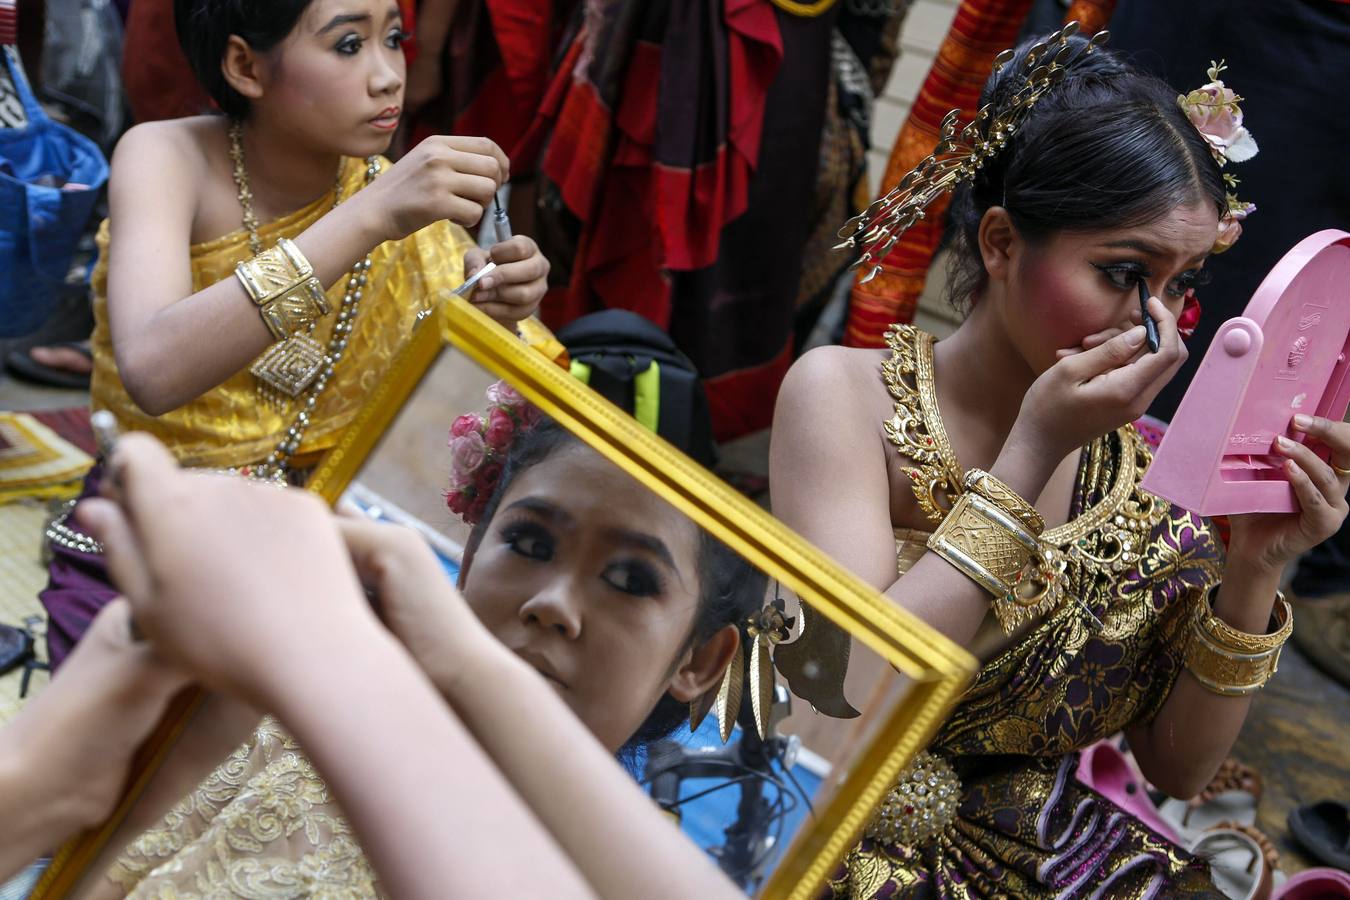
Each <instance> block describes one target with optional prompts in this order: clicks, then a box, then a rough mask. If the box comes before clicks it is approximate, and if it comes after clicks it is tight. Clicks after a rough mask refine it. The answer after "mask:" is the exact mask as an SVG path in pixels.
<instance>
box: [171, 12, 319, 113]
mask: <svg viewBox="0 0 1350 900" xmlns="http://www.w3.org/2000/svg"><path fill="white" fill-rule="evenodd" d="M309 4H310V0H174V3H173V15H174V27H175V28H177V30H178V43H179V44H181V45H182V46H183V54H184V55H185V56H186V57H187V61H188V64H189V65H190V66H192V71H193V72H194V73H196V75H197V80H198V81H200V82H201V84H202V87H204V88H206V93H208V94H210V95H211V99H212V100H214V101H216V105H217V106H219V107H220V109H221V111H222V112H223V113H225V115H227V116H229V117H230V118H231V119H243V118H245V117H247V116H248V98H246V97H245V96H244V95H243V94H241V93H239V92H238V91H236V90H235V89H234V88H232V87H230V83H229V82H228V81H226V80H225V73H224V72H222V71H221V69H220V64H221V61H222V60H223V59H224V57H225V47H226V45H227V44H228V43H229V40H230V35H235V34H237V35H239V37H241V38H243V39H244V43H246V44H248V45H249V46H250V47H251V48H253V50H254V51H255V52H258V53H266V52H267V51H268V50H271V49H272V48H273V47H275V46H276V45H277V44H280V43H281V42H282V40H284V39H285V37H286V35H288V34H290V33H291V31H292V30H293V29H294V28H295V23H296V22H298V21H300V15H301V14H302V13H303V12H304V11H305V7H307V6H309Z"/></svg>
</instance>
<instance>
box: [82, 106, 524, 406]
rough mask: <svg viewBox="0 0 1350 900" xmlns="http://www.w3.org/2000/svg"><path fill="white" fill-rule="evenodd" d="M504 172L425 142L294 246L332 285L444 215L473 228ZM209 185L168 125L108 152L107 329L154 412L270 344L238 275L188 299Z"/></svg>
mask: <svg viewBox="0 0 1350 900" xmlns="http://www.w3.org/2000/svg"><path fill="white" fill-rule="evenodd" d="M480 142H481V143H480ZM460 148H464V149H460ZM506 168H507V166H506V159H505V157H504V156H502V155H501V151H500V150H498V149H497V148H496V146H495V145H493V144H491V142H489V141H486V140H484V139H461V138H455V139H446V138H432V139H429V140H428V141H426V142H424V143H423V144H421V145H419V146H418V147H417V148H415V149H414V150H413V151H412V152H411V153H409V155H408V156H407V157H405V158H404V159H403V160H401V161H400V163H399V165H398V166H396V167H394V169H391V170H390V171H389V172H388V173H387V174H386V175H384V176H383V177H382V178H381V179H380V181H378V182H376V184H375V185H373V186H372V187H371V188H370V189H367V190H364V191H360V192H358V193H357V194H356V195H355V196H354V197H352V198H351V199H349V200H348V201H347V202H345V203H343V204H342V205H341V206H339V207H338V208H337V209H335V210H333V211H331V212H329V213H328V214H326V215H324V216H323V217H322V218H320V219H319V220H318V221H317V222H315V223H314V224H313V225H312V226H310V227H309V228H308V229H306V230H305V231H304V232H302V233H301V234H300V235H299V236H297V237H296V239H295V243H296V245H297V246H298V247H299V248H300V250H301V252H303V253H304V254H305V256H306V257H307V258H308V259H309V261H310V263H311V264H312V265H313V266H314V273H315V276H316V277H317V278H318V279H319V281H320V282H322V283H323V284H324V286H325V287H328V286H330V285H332V284H334V283H335V282H337V280H338V279H339V278H341V277H342V275H343V274H344V273H345V272H346V271H348V270H349V269H350V268H351V267H352V266H353V265H354V264H355V263H356V261H357V260H358V259H360V258H361V257H362V256H364V255H365V254H366V253H368V252H370V250H371V249H373V248H374V247H375V246H377V245H378V244H380V243H381V242H383V241H385V240H388V239H390V238H397V237H402V236H403V235H405V234H409V233H411V232H412V231H415V230H417V229H418V228H420V227H422V226H423V225H426V224H429V223H430V222H433V221H436V220H438V219H442V218H449V219H451V220H453V221H459V222H461V223H463V222H468V223H473V222H476V221H477V220H478V218H479V217H480V216H481V214H482V207H483V205H484V204H486V202H487V201H488V200H489V199H490V198H491V196H492V193H493V191H494V190H495V189H496V188H497V186H498V185H499V184H500V183H501V180H502V178H503V177H504V173H505V171H506ZM396 170H397V174H396ZM205 177H208V175H207V173H206V171H205V164H204V162H203V161H202V159H201V157H200V153H199V152H197V151H196V149H195V148H194V147H192V146H190V142H189V141H188V140H187V139H186V138H185V137H184V135H183V134H182V133H181V131H178V130H175V126H173V125H172V124H166V123H150V124H149V125H138V126H137V127H135V128H133V129H132V130H131V131H129V132H127V134H126V136H125V137H123V138H122V140H121V142H119V144H118V146H117V150H116V152H115V153H114V155H113V163H112V175H111V178H110V180H109V189H108V195H109V206H110V220H111V222H112V225H111V227H112V245H111V252H110V255H109V260H108V317H109V328H110V331H111V335H112V342H113V353H114V355H115V357H116V360H117V368H118V372H119V374H120V375H121V378H122V382H123V384H124V385H125V386H126V389H127V392H128V393H129V394H130V395H131V398H132V400H134V401H135V402H136V404H137V405H138V406H140V407H141V408H142V409H143V410H145V411H146V412H147V413H149V414H151V415H160V414H162V413H165V412H168V411H169V410H172V409H176V408H178V407H179V406H182V405H183V404H185V403H187V402H189V401H191V400H193V399H195V398H196V397H199V396H201V395H202V394H203V393H205V392H206V391H208V390H210V389H211V388H213V387H215V386H217V385H219V384H220V383H222V382H223V381H225V380H226V379H228V378H229V377H231V376H232V375H234V374H235V373H237V372H238V371H240V370H241V369H243V368H244V367H245V366H246V365H248V364H249V363H250V362H251V361H252V360H253V359H255V358H256V357H257V356H258V354H259V353H261V352H262V351H263V350H264V349H265V348H266V347H267V346H268V345H269V344H270V343H271V341H272V338H271V335H270V334H269V332H268V330H267V327H266V326H265V325H264V324H263V321H262V318H261V316H260V315H259V313H258V309H257V307H256V306H254V304H253V302H252V301H251V300H250V299H249V297H248V295H247V293H246V292H245V291H244V288H243V287H242V285H240V284H239V282H238V279H235V278H226V279H224V280H222V281H220V282H217V283H216V284H213V285H211V286H210V287H207V288H205V289H203V290H201V291H198V292H196V293H193V292H192V269H191V263H190V258H189V242H188V240H187V235H189V234H190V233H191V230H192V221H193V216H194V210H195V202H196V201H195V199H194V198H195V194H196V188H195V184H196V183H197V181H198V180H200V179H202V178H205ZM377 188H378V189H377Z"/></svg>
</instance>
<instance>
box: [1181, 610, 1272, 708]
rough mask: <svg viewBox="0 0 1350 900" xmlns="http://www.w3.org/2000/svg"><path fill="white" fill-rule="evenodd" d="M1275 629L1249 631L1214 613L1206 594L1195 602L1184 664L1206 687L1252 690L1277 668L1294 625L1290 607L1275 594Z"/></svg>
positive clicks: (1233, 693) (1225, 691)
mask: <svg viewBox="0 0 1350 900" xmlns="http://www.w3.org/2000/svg"><path fill="white" fill-rule="evenodd" d="M1276 600H1277V605H1276V607H1275V612H1274V620H1275V630H1274V631H1273V632H1271V633H1270V634H1262V635H1256V634H1248V633H1247V632H1244V631H1238V630H1237V629H1236V628H1234V627H1233V626H1231V625H1229V624H1228V623H1227V622H1224V621H1223V620H1222V619H1220V618H1218V617H1217V616H1215V615H1214V613H1213V610H1212V609H1211V608H1210V604H1209V599H1208V597H1204V598H1201V600H1200V601H1199V602H1198V603H1196V606H1195V614H1194V615H1193V616H1192V617H1191V634H1190V640H1189V641H1188V642H1187V645H1186V668H1187V669H1189V670H1190V672H1191V674H1192V675H1193V676H1194V677H1195V679H1196V680H1197V681H1199V682H1200V684H1201V685H1203V686H1204V687H1205V688H1207V689H1208V690H1210V691H1213V692H1214V693H1216V694H1220V695H1222V696H1225V697H1241V696H1245V695H1247V694H1253V693H1255V692H1256V691H1259V690H1260V689H1261V688H1263V687H1265V685H1266V682H1268V681H1270V679H1271V678H1272V677H1273V676H1274V675H1275V673H1276V672H1277V671H1278V670H1279V664H1280V650H1281V649H1282V648H1283V647H1284V642H1285V641H1286V640H1287V639H1288V638H1289V635H1290V633H1291V632H1292V631H1293V627H1294V616H1293V611H1292V609H1290V606H1289V603H1288V601H1286V600H1285V599H1284V595H1283V594H1277V595H1276Z"/></svg>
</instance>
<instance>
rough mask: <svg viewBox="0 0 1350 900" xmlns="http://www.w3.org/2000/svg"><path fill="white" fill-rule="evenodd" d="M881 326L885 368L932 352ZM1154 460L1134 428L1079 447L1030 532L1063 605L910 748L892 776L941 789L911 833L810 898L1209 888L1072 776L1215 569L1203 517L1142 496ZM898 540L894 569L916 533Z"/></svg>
mask: <svg viewBox="0 0 1350 900" xmlns="http://www.w3.org/2000/svg"><path fill="white" fill-rule="evenodd" d="M893 335H894V337H895V340H894V341H893V342H892V347H893V349H895V350H896V356H895V357H893V359H892V362H891V364H892V365H896V364H897V362H898V361H899V357H900V355H901V353H902V352H904V353H905V354H906V355H908V354H909V353H913V352H915V351H918V352H919V353H922V352H923V351H924V350H925V349H927V350H929V351H930V352H931V341H928V342H927V343H925V342H923V341H922V340H918V339H917V338H918V335H917V334H916V333H915V332H914V330H913V329H903V330H901V329H896V330H893ZM923 337H926V336H923ZM902 344H903V346H902ZM930 359H931V357H930ZM928 371H930V372H931V368H930V369H929V370H928ZM910 383H911V384H912V383H913V382H912V380H911V382H910ZM892 393H895V389H894V388H893V389H892ZM897 397H898V395H897ZM1151 458H1152V457H1151V453H1150V452H1149V450H1148V448H1147V447H1146V446H1145V444H1144V442H1143V440H1142V439H1141V438H1140V436H1139V433H1138V432H1137V431H1135V430H1134V429H1133V428H1123V429H1121V430H1120V431H1117V432H1115V433H1112V434H1109V435H1106V436H1105V437H1102V438H1100V439H1098V440H1097V441H1095V442H1094V443H1093V444H1092V445H1091V446H1089V447H1088V448H1087V450H1086V451H1085V452H1084V453H1083V455H1082V461H1081V463H1080V465H1079V470H1078V475H1077V482H1076V485H1075V489H1074V498H1073V503H1072V515H1071V518H1070V520H1069V522H1068V523H1067V524H1065V525H1063V526H1061V527H1059V528H1056V529H1052V530H1049V531H1047V532H1046V533H1045V535H1044V537H1045V538H1046V539H1047V540H1049V541H1050V542H1051V543H1053V544H1056V545H1058V546H1059V547H1060V548H1061V549H1062V550H1063V551H1064V552H1065V554H1066V555H1067V557H1068V559H1069V566H1068V570H1067V572H1066V577H1067V578H1068V579H1069V587H1070V596H1071V597H1073V598H1075V600H1076V601H1077V602H1065V603H1063V604H1061V605H1060V606H1059V607H1058V608H1057V609H1055V610H1054V611H1053V612H1051V613H1050V614H1049V615H1048V616H1046V617H1045V618H1044V619H1043V620H1042V621H1040V622H1039V623H1037V624H1035V625H1033V626H1031V627H1030V630H1028V631H1026V633H1025V634H1023V635H1021V636H1020V637H1019V638H1018V639H1017V640H1016V642H1015V643H1014V644H1012V645H1011V646H1009V647H1008V648H1007V649H1006V650H1004V651H1002V652H1001V653H999V654H997V655H995V656H994V658H993V659H992V660H991V661H990V662H989V663H987V664H986V665H984V666H983V668H982V669H981V670H980V673H979V675H978V677H977V678H976V680H975V682H974V684H972V686H971V687H970V689H969V690H968V691H967V693H966V694H965V696H964V697H963V698H962V700H961V702H960V704H959V705H958V706H957V707H956V709H955V710H954V712H953V713H952V716H951V718H950V719H949V720H948V721H947V723H946V724H945V725H944V726H943V727H942V729H941V730H940V731H939V732H938V735H937V737H936V738H935V739H934V741H933V743H932V744H931V745H930V746H929V748H928V753H927V754H923V755H921V759H922V760H923V761H924V762H923V769H922V778H921V779H920V780H919V782H916V783H915V784H910V785H905V784H901V785H899V786H897V789H896V791H899V790H901V789H902V788H903V789H904V790H905V791H906V794H905V796H908V797H911V798H913V797H914V796H915V794H914V793H913V792H914V791H915V790H916V789H917V787H918V785H919V783H922V786H923V789H924V794H925V795H927V796H930V797H931V796H935V795H939V794H941V795H943V796H944V801H943V802H942V803H939V802H937V801H936V800H935V801H934V802H933V803H931V804H928V805H924V806H919V805H918V804H915V810H916V811H922V810H925V809H928V810H932V811H933V812H934V814H935V815H934V818H933V819H932V820H931V824H930V827H927V828H919V829H917V830H918V831H920V832H923V833H924V834H923V837H922V839H918V840H912V841H909V842H901V841H899V840H897V839H896V835H897V834H898V833H899V832H902V831H904V829H897V828H895V827H891V828H886V827H878V823H877V822H874V823H873V825H872V826H871V827H870V828H869V829H868V832H867V835H868V836H866V837H865V838H864V839H863V841H862V842H861V843H860V844H858V845H857V846H856V847H855V848H854V849H853V850H852V851H851V852H850V853H849V854H848V856H847V857H845V861H844V862H843V864H841V866H840V867H839V869H838V870H837V872H836V873H835V875H834V876H833V878H832V879H831V882H830V885H829V887H828V889H827V890H826V891H824V893H823V895H822V896H824V897H831V898H845V897H847V898H851V900H866V898H898V897H944V898H945V897H952V898H967V897H1052V896H1053V897H1108V898H1142V897H1155V896H1156V897H1173V896H1209V897H1222V895H1221V894H1219V893H1218V892H1217V890H1216V889H1215V887H1214V885H1213V883H1212V882H1211V881H1210V878H1209V870H1208V866H1207V865H1206V864H1205V863H1203V862H1202V861H1200V860H1197V859H1195V858H1193V857H1191V856H1190V855H1189V854H1188V853H1186V852H1185V851H1183V850H1182V849H1180V848H1179V847H1177V846H1175V845H1173V844H1171V843H1170V842H1168V841H1167V840H1165V839H1164V838H1162V837H1160V836H1159V835H1157V834H1155V833H1154V832H1152V831H1150V830H1149V829H1148V828H1147V827H1145V826H1144V825H1143V824H1142V823H1141V822H1139V821H1138V820H1137V819H1134V818H1133V817H1131V816H1130V815H1129V814H1128V813H1126V812H1125V811H1124V810H1122V809H1121V808H1120V807H1118V806H1116V805H1115V804H1114V803H1112V802H1110V801H1109V800H1107V799H1106V798H1104V797H1102V796H1101V795H1100V794H1097V793H1096V792H1094V791H1092V790H1091V789H1089V788H1088V787H1086V786H1084V785H1083V784H1081V783H1080V782H1078V781H1077V780H1076V779H1075V778H1074V773H1075V771H1076V769H1077V763H1078V754H1077V752H1076V751H1078V750H1080V749H1082V748H1085V747H1087V746H1089V745H1091V744H1093V743H1095V742H1096V741H1098V740H1100V739H1102V738H1104V737H1108V736H1110V735H1113V734H1115V733H1117V732H1119V731H1121V730H1123V729H1125V728H1127V727H1129V726H1132V725H1135V724H1137V723H1140V722H1147V721H1149V720H1150V719H1151V718H1152V717H1153V716H1155V715H1157V713H1158V711H1159V709H1160V708H1161V707H1162V704H1163V702H1164V700H1166V698H1167V695H1168V693H1169V691H1170V690H1171V688H1172V685H1173V683H1174V682H1175V680H1176V678H1177V676H1178V674H1179V673H1180V672H1181V669H1182V662H1183V660H1182V650H1183V641H1184V638H1185V635H1186V633H1187V632H1186V627H1185V626H1186V621H1187V611H1188V610H1190V609H1192V608H1193V604H1194V603H1196V602H1198V601H1199V600H1200V599H1201V598H1203V597H1204V596H1205V594H1206V593H1207V592H1208V590H1209V589H1210V588H1211V587H1212V586H1213V585H1215V584H1216V583H1218V581H1219V577H1220V574H1221V571H1222V561H1223V549H1222V546H1221V544H1220V542H1219V541H1218V540H1217V538H1216V537H1215V535H1214V533H1213V531H1212V528H1211V526H1210V524H1209V522H1207V521H1205V520H1203V519H1200V518H1198V517H1196V516H1194V515H1192V514H1190V513H1188V512H1186V511H1184V510H1181V509H1178V508H1176V507H1174V506H1171V505H1170V504H1168V503H1167V502H1165V501H1162V500H1160V499H1158V498H1156V497H1153V496H1151V495H1148V494H1146V493H1144V492H1142V491H1140V490H1139V481H1140V479H1141V478H1142V477H1143V473H1144V470H1145V468H1146V467H1147V465H1148V463H1149V461H1150V459H1151ZM897 537H898V539H899V540H898V543H899V545H900V546H899V556H900V559H901V569H902V574H903V570H904V569H907V568H908V565H907V563H908V562H909V561H912V560H913V559H914V558H915V556H916V555H921V554H915V553H913V552H909V551H912V550H913V549H915V548H914V547H912V546H910V545H912V544H913V542H914V541H915V540H918V539H921V533H915V532H898V533H897ZM910 778H911V780H912V779H913V776H910ZM896 791H892V793H891V795H890V798H888V799H889V800H890V801H892V809H896V808H897V807H895V806H894V803H893V801H894V800H896V799H897V798H898V797H899V795H898V794H897V793H896ZM946 797H950V798H951V801H954V802H950V803H948V802H947V801H946V800H945V798H946ZM940 806H946V807H947V808H949V809H951V810H952V814H951V815H949V816H947V817H946V821H942V819H943V817H942V816H941V815H938V814H937V811H938V809H939V807H940ZM914 830H915V829H911V833H912V832H913V831H914Z"/></svg>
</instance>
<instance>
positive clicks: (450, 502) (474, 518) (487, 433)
mask: <svg viewBox="0 0 1350 900" xmlns="http://www.w3.org/2000/svg"><path fill="white" fill-rule="evenodd" d="M487 399H488V407H487V409H486V410H484V411H483V412H482V413H467V414H465V415H462V416H460V417H459V418H458V419H455V421H454V424H452V425H451V426H450V442H449V446H450V489H449V490H448V491H446V492H445V505H446V506H448V507H450V511H451V512H453V513H455V514H456V515H458V516H459V517H460V518H462V519H463V520H464V521H465V522H466V523H468V524H469V525H476V524H478V522H479V520H481V519H482V518H483V513H484V512H485V511H486V510H487V505H488V501H489V500H491V499H492V492H493V490H494V489H495V488H496V487H497V482H498V481H500V480H501V477H502V469H503V468H505V466H506V454H507V453H508V452H509V451H510V449H511V444H512V443H513V442H514V441H515V439H516V438H517V437H518V436H519V435H520V434H522V433H524V432H526V431H528V430H529V429H531V428H533V427H534V426H535V425H537V424H538V423H539V420H540V419H541V418H543V414H542V413H540V412H539V409H538V408H537V407H535V406H534V405H533V404H531V403H530V402H528V401H527V400H526V399H525V398H524V397H522V396H521V395H520V393H519V392H518V391H517V390H516V389H515V388H513V387H511V385H509V384H507V383H506V382H505V381H499V382H497V383H496V384H494V385H492V386H491V387H490V388H488V389H487Z"/></svg>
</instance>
